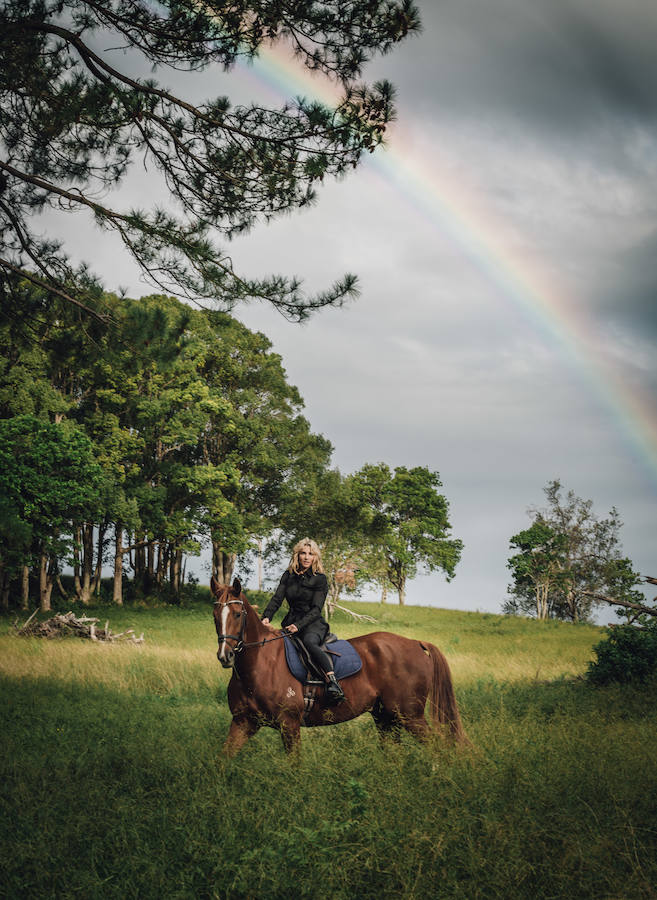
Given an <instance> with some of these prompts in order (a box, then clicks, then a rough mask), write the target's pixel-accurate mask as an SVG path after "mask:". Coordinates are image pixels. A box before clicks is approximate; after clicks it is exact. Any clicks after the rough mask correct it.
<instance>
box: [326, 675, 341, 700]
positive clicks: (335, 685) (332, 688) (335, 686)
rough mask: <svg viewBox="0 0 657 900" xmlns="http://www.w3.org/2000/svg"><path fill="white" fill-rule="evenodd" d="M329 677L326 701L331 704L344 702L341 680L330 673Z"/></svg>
mask: <svg viewBox="0 0 657 900" xmlns="http://www.w3.org/2000/svg"><path fill="white" fill-rule="evenodd" d="M328 679H329V680H328V682H327V683H326V688H325V693H326V702H327V703H330V704H334V703H342V701H343V700H344V691H343V690H342V688H341V687H340V682H339V681H338V679H337V678H336V677H335V675H329V676H328Z"/></svg>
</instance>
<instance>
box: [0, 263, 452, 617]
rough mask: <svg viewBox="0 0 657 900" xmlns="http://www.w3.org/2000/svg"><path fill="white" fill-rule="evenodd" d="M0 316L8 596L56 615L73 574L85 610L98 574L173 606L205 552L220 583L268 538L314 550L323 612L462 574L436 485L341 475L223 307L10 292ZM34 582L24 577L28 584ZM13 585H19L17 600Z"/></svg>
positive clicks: (424, 475) (270, 365)
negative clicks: (316, 546)
mask: <svg viewBox="0 0 657 900" xmlns="http://www.w3.org/2000/svg"><path fill="white" fill-rule="evenodd" d="M12 299H13V302H12V304H11V306H6V307H5V308H4V309H3V314H2V317H1V318H0V366H1V367H2V372H1V377H0V497H1V498H2V499H1V500H0V591H2V595H3V600H4V603H5V605H6V604H7V603H8V602H9V595H10V592H11V593H12V595H13V594H14V593H15V594H16V595H17V596H19V597H20V598H21V599H20V602H21V604H22V605H23V606H26V605H27V603H28V593H29V590H30V572H31V571H33V572H34V571H36V572H37V573H38V583H39V588H38V590H39V600H40V605H41V607H42V608H43V609H48V608H50V604H51V594H52V591H53V587H54V585H57V584H58V585H59V587H60V589H62V590H63V586H62V581H61V578H60V573H61V572H62V570H63V568H64V567H65V566H67V565H70V566H71V567H72V569H73V584H74V591H75V594H76V595H77V597H78V598H79V600H80V601H81V602H82V603H85V604H86V603H89V602H90V599H91V597H92V595H93V593H94V591H95V590H97V589H98V585H99V582H100V578H101V572H102V569H103V566H104V565H105V566H107V565H110V566H111V567H112V568H113V571H114V581H113V599H114V602H116V603H121V602H122V598H123V582H124V578H125V571H126V570H128V569H129V570H130V571H131V574H132V578H133V579H134V584H135V586H136V588H137V590H138V591H139V592H141V593H142V594H143V595H145V596H146V595H150V594H152V593H154V592H166V593H170V594H171V595H172V596H173V597H177V596H179V594H180V591H181V588H182V585H183V581H184V577H185V562H186V558H187V556H188V555H189V554H197V553H198V552H199V549H200V545H201V543H207V544H208V546H209V547H210V549H211V557H212V573H213V574H214V575H215V577H217V578H218V579H219V581H220V582H222V583H226V582H228V581H229V580H230V578H231V577H232V572H233V568H234V565H235V560H236V557H237V555H238V554H246V553H247V552H248V551H249V550H250V549H252V548H253V546H254V544H260V545H261V546H262V543H263V542H265V543H266V546H267V550H268V553H269V555H270V556H277V555H278V556H280V554H281V553H282V552H285V551H286V548H287V545H289V543H290V542H291V541H293V540H294V539H296V538H298V537H299V536H301V535H312V536H315V537H316V539H317V540H319V541H320V543H321V545H322V546H323V549H324V552H325V557H326V560H327V565H328V569H329V574H330V575H331V584H332V595H331V598H332V602H333V603H337V601H338V599H339V596H340V593H341V591H342V590H345V589H346V590H353V589H356V588H357V587H358V586H359V585H362V584H363V583H364V582H365V581H369V582H377V583H379V584H380V585H382V590H383V591H384V592H385V591H386V590H387V588H388V586H391V587H394V588H395V589H396V590H397V592H398V594H399V599H400V602H403V601H404V597H405V589H406V581H407V579H408V578H409V577H412V575H413V574H414V573H415V571H416V568H417V566H418V565H425V566H426V567H427V568H428V569H430V570H432V569H442V570H443V571H444V572H445V573H446V575H447V577H448V578H449V577H451V576H452V575H453V574H454V570H455V566H456V563H457V562H458V559H459V557H460V552H461V543H460V542H459V541H458V540H455V539H452V538H451V537H450V536H449V532H450V524H449V519H448V504H447V501H446V500H445V498H444V497H443V496H442V494H440V493H439V488H440V487H441V484H440V480H439V478H438V475H437V474H436V473H433V472H430V471H429V470H428V469H425V468H415V469H405V468H398V469H396V470H395V471H394V472H392V471H391V470H390V469H389V468H388V467H387V466H386V465H384V464H378V465H368V466H365V467H363V469H361V470H360V471H359V472H357V473H355V474H353V475H350V476H347V477H344V476H342V475H341V474H340V473H339V472H338V471H337V470H334V469H331V467H330V459H331V452H332V448H331V445H330V443H329V442H328V441H327V440H326V439H325V438H323V437H322V436H320V435H317V434H314V433H313V432H312V431H311V429H310V425H309V423H308V421H307V420H306V419H305V418H304V416H303V415H302V409H303V402H302V399H301V397H300V395H299V392H298V391H297V389H296V388H295V387H293V386H292V385H290V384H288V382H287V380H286V377H285V371H284V368H283V366H282V363H281V359H280V357H279V356H277V355H276V354H275V353H272V352H271V345H270V343H269V341H268V339H267V338H266V337H265V336H264V335H262V334H259V333H254V332H252V331H250V330H249V329H247V328H246V327H245V326H243V325H242V324H240V323H239V322H238V321H236V320H235V319H234V318H232V317H231V316H230V315H228V314H226V313H221V312H217V311H211V310H207V309H201V310H194V309H191V308H190V307H189V306H187V305H186V304H183V303H181V302H180V301H178V300H176V299H174V298H171V297H167V296H164V295H154V296H149V297H144V298H142V299H141V300H139V301H133V300H130V299H127V298H119V297H116V296H114V295H103V297H102V304H103V307H104V308H105V309H106V310H109V311H110V314H111V323H110V325H109V326H108V325H106V324H104V323H102V324H101V323H100V322H98V321H97V320H95V319H90V318H89V317H88V316H83V315H82V314H78V313H77V312H76V311H75V310H74V309H73V308H72V307H71V306H70V305H66V304H65V303H61V304H60V309H59V313H58V315H57V316H53V306H52V304H53V298H52V296H47V295H46V292H43V291H40V290H38V289H35V288H34V287H33V286H32V285H30V284H29V283H27V282H24V281H23V282H17V283H16V285H15V292H14V295H13V298H12ZM32 581H34V578H33V579H32ZM12 587H13V589H14V590H13V591H12Z"/></svg>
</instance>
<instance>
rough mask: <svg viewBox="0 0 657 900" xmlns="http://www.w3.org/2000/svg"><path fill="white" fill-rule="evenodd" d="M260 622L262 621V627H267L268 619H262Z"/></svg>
mask: <svg viewBox="0 0 657 900" xmlns="http://www.w3.org/2000/svg"><path fill="white" fill-rule="evenodd" d="M261 621H262V624H263V625H269V619H268V618H266V617H265V618H264V619H262V620H261Z"/></svg>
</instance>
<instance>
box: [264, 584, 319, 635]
mask: <svg viewBox="0 0 657 900" xmlns="http://www.w3.org/2000/svg"><path fill="white" fill-rule="evenodd" d="M327 594H328V581H327V580H326V575H323V574H322V573H321V572H318V573H317V574H316V575H313V573H312V572H304V573H302V574H301V575H297V574H296V572H289V571H287V570H286V571H285V572H283V577H282V578H281V582H280V584H279V585H278V587H277V588H276V592H275V593H274V596H273V597H272V598H271V600H270V601H269V603H268V604H267V608H266V609H265V611H264V613H263V614H262V618H263V619H269V620H271V619H272V618H273V616H274V614H275V613H276V611H277V610H278V608H279V606H280V605H281V603H282V602H283V599H286V600H287V602H288V604H289V606H290V609H289V611H288V612H287V613H286V615H285V618H284V619H283V623H282V625H283V628H285V627H286V626H287V625H296V626H297V628H298V629H299V631H303V630H304V629H305V628H308V627H309V626H310V625H313V626H314V627H315V628H318V627H319V628H321V627H325V628H326V629H327V630H328V624H327V623H326V621H325V620H324V619H323V617H322V607H323V606H324V601H325V600H326V595H327Z"/></svg>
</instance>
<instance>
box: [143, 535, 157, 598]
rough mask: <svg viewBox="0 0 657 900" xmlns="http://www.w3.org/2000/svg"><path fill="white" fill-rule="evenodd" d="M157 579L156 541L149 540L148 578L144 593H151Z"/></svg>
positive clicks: (147, 552)
mask: <svg viewBox="0 0 657 900" xmlns="http://www.w3.org/2000/svg"><path fill="white" fill-rule="evenodd" d="M154 581H155V541H149V542H148V546H147V548H146V580H145V583H144V588H143V589H144V593H145V594H149V593H150V592H151V590H152V587H153V582H154Z"/></svg>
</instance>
